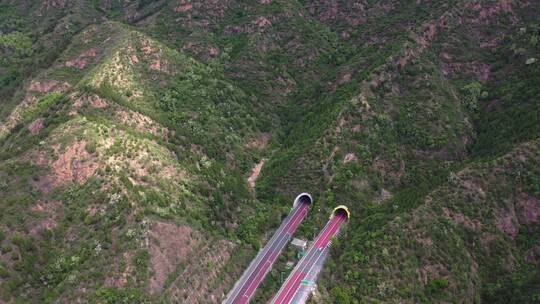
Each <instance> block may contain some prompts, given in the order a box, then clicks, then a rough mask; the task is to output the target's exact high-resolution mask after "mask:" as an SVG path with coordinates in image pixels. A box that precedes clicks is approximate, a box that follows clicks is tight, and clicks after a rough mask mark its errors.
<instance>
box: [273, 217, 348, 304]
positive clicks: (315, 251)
mask: <svg viewBox="0 0 540 304" xmlns="http://www.w3.org/2000/svg"><path fill="white" fill-rule="evenodd" d="M345 220H346V215H344V214H342V213H337V214H335V215H334V216H333V217H332V218H331V219H330V220H329V221H328V223H327V224H326V226H325V227H324V229H323V230H322V231H321V232H320V233H319V235H318V236H317V238H316V239H315V243H313V246H312V247H311V248H310V249H309V251H308V253H307V254H306V255H305V256H304V258H302V260H301V261H300V262H299V265H298V267H296V268H295V272H294V273H293V274H292V275H291V276H289V278H288V279H287V281H286V282H285V284H284V285H283V287H282V288H281V289H280V290H279V292H278V294H277V295H276V296H275V297H274V299H275V300H274V301H272V304H288V303H290V301H291V300H292V299H293V297H294V295H295V294H296V292H297V290H298V288H299V287H300V284H301V283H302V280H303V279H304V278H305V277H306V276H307V274H308V273H309V271H310V270H311V268H312V267H313V265H315V264H316V263H317V260H318V259H319V257H320V256H321V253H322V249H324V248H325V247H326V246H328V245H329V243H330V238H331V237H333V236H334V235H335V234H336V233H337V231H338V229H339V227H340V226H341V223H342V222H344V221H345Z"/></svg>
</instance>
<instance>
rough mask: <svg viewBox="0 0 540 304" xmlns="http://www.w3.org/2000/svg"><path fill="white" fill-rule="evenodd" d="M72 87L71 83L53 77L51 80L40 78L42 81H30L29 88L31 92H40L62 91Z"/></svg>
mask: <svg viewBox="0 0 540 304" xmlns="http://www.w3.org/2000/svg"><path fill="white" fill-rule="evenodd" d="M69 87H70V85H69V83H67V82H65V81H64V82H59V81H57V80H54V79H51V80H40V81H33V82H32V83H30V86H29V87H28V90H29V91H31V92H38V93H53V92H56V93H62V92H65V91H66V90H67V89H68V88H69Z"/></svg>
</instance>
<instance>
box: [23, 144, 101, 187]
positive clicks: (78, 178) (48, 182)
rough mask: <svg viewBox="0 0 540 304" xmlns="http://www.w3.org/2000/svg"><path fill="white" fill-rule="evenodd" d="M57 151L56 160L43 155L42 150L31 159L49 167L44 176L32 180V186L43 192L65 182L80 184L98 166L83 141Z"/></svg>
mask: <svg viewBox="0 0 540 304" xmlns="http://www.w3.org/2000/svg"><path fill="white" fill-rule="evenodd" d="M57 153H58V158H57V159H56V160H54V159H51V158H50V157H49V156H47V155H45V153H44V152H43V151H39V152H37V153H36V155H34V156H35V157H33V159H32V160H33V161H34V162H35V163H36V164H38V165H41V166H48V167H49V168H50V170H49V172H48V173H47V174H46V175H45V176H42V177H40V178H39V179H38V180H37V181H32V183H33V184H34V186H36V187H37V188H38V189H40V190H41V191H43V192H45V193H48V192H50V191H51V190H53V189H54V188H56V187H58V186H61V185H64V184H67V183H77V184H81V183H83V182H85V181H86V180H87V179H88V178H89V177H90V176H92V175H93V174H94V172H95V171H96V169H97V168H98V163H97V162H96V159H95V156H93V155H91V154H89V153H88V152H87V151H86V142H85V141H76V142H73V143H71V145H69V146H67V147H66V148H65V149H64V151H62V152H58V151H57Z"/></svg>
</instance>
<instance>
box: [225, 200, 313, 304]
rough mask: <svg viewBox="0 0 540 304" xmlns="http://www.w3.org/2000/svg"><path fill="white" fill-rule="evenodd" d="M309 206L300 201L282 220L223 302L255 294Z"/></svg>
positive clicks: (238, 303)
mask: <svg viewBox="0 0 540 304" xmlns="http://www.w3.org/2000/svg"><path fill="white" fill-rule="evenodd" d="M308 208H309V203H308V202H303V201H300V202H299V203H298V204H297V206H296V207H294V208H293V210H292V211H291V213H289V215H288V216H287V217H286V218H285V219H284V220H283V222H282V223H281V225H280V226H279V228H278V229H277V230H276V232H275V233H274V235H273V236H272V238H271V239H270V241H269V242H268V244H266V246H264V248H263V249H262V250H261V251H260V252H259V254H258V255H257V256H256V257H255V259H254V260H253V262H252V263H251V264H250V266H249V267H248V269H247V270H246V271H245V272H244V274H243V275H242V277H241V278H240V280H238V282H237V283H236V284H235V285H234V287H233V289H232V290H231V291H230V292H229V295H228V296H227V298H226V299H225V300H224V301H223V303H224V304H242V303H248V302H249V299H250V298H251V297H252V296H253V294H255V291H256V290H257V287H258V286H259V284H260V283H261V282H262V280H263V279H264V277H265V276H266V274H267V273H268V271H270V269H271V268H272V265H273V264H274V262H275V261H276V260H277V258H278V256H279V254H280V253H281V250H283V248H284V247H285V245H287V242H288V241H289V240H290V238H291V237H292V235H293V234H294V232H295V231H296V228H298V225H300V223H301V222H302V220H303V219H304V217H305V216H306V214H307V211H308Z"/></svg>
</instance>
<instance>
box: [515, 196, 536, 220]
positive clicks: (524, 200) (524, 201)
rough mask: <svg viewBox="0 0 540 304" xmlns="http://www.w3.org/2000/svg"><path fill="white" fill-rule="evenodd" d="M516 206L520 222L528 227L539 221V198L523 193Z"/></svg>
mask: <svg viewBox="0 0 540 304" xmlns="http://www.w3.org/2000/svg"><path fill="white" fill-rule="evenodd" d="M517 208H518V210H519V211H518V214H519V219H520V223H523V224H525V225H527V226H528V227H532V226H533V225H535V224H538V223H540V200H539V199H537V198H536V197H532V196H529V195H526V194H524V195H523V196H522V197H521V198H520V200H519V202H518V204H517Z"/></svg>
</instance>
